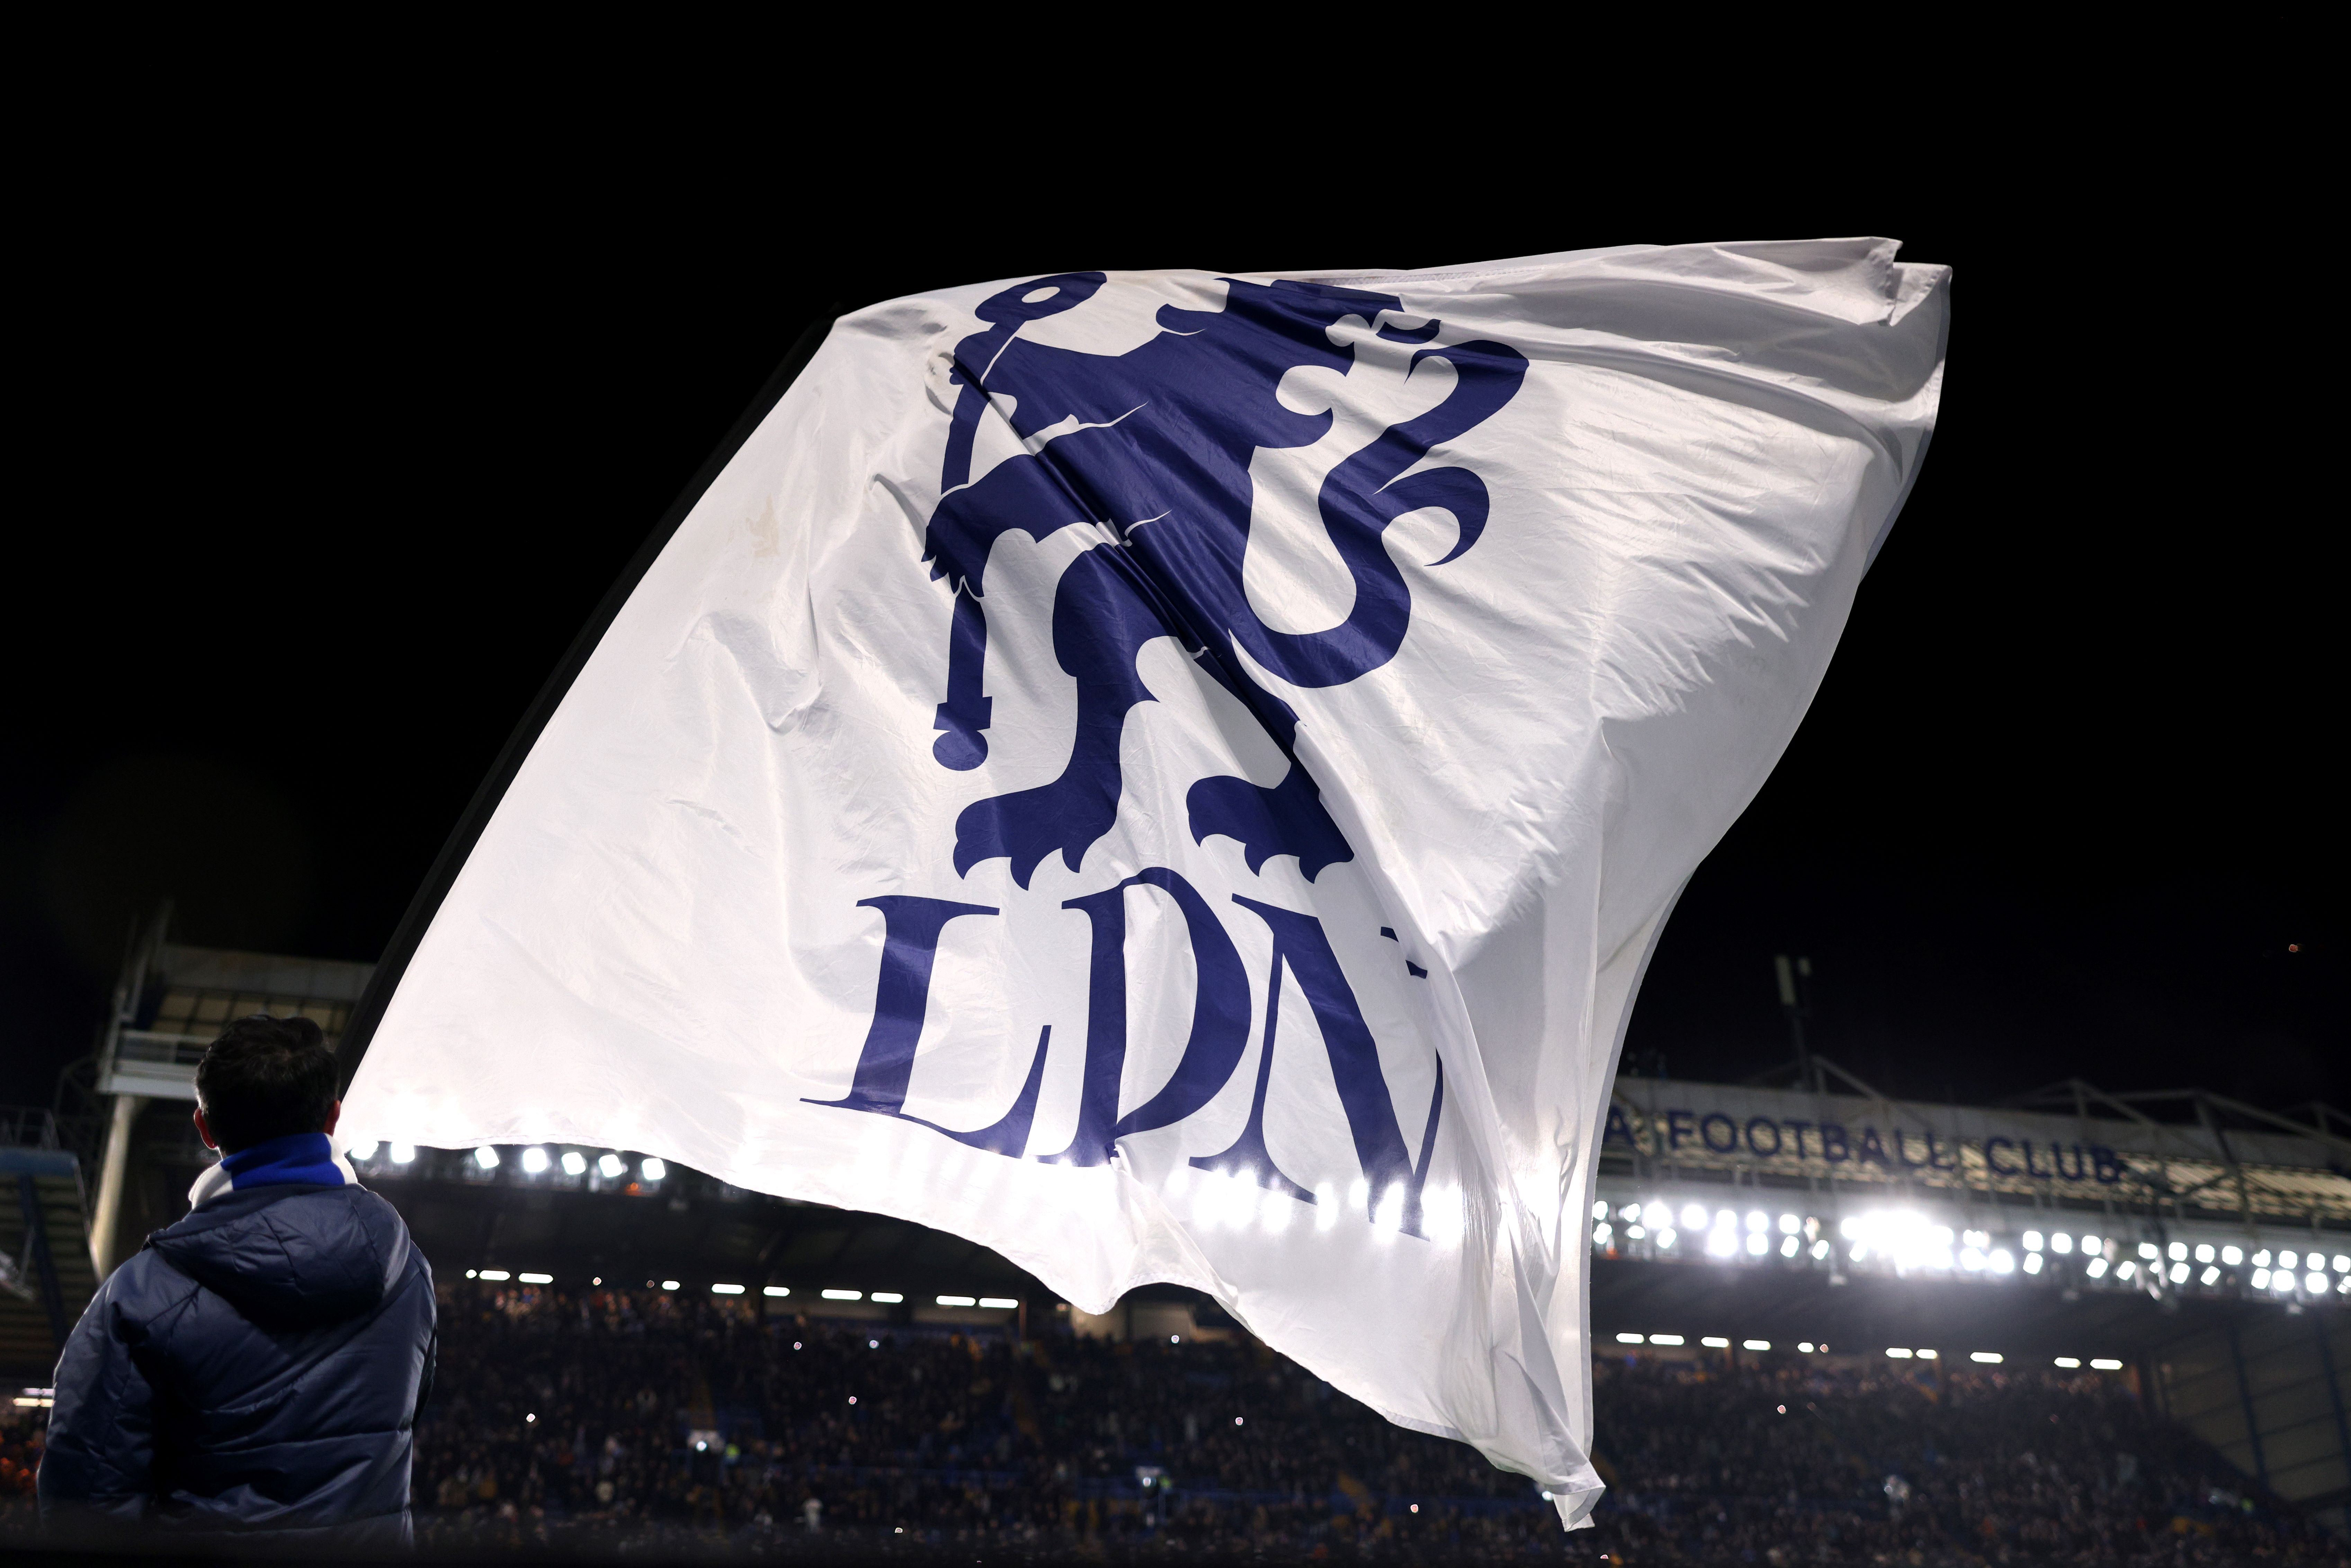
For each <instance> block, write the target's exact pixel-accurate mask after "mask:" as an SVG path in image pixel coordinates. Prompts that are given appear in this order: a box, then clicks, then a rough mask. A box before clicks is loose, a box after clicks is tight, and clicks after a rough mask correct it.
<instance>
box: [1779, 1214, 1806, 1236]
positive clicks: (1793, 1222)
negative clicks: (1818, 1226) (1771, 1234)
mask: <svg viewBox="0 0 2351 1568" xmlns="http://www.w3.org/2000/svg"><path fill="white" fill-rule="evenodd" d="M1802 1228H1804V1222H1803V1221H1802V1220H1801V1219H1799V1218H1796V1217H1795V1216H1794V1215H1792V1214H1783V1215H1782V1216H1781V1217H1780V1234H1781V1235H1782V1236H1793V1235H1794V1234H1795V1233H1796V1232H1797V1231H1799V1230H1802Z"/></svg>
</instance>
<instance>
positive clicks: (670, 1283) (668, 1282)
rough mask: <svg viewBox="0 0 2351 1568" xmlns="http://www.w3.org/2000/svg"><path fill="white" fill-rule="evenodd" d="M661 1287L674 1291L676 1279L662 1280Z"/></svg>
mask: <svg viewBox="0 0 2351 1568" xmlns="http://www.w3.org/2000/svg"><path fill="white" fill-rule="evenodd" d="M662 1289H663V1290H664V1291H674V1290H676V1289H677V1281H675V1280H664V1281H662Z"/></svg>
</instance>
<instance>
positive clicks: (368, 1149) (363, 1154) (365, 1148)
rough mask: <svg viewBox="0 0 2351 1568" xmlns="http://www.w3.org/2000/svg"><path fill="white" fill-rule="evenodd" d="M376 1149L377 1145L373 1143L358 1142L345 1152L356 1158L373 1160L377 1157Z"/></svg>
mask: <svg viewBox="0 0 2351 1568" xmlns="http://www.w3.org/2000/svg"><path fill="white" fill-rule="evenodd" d="M375 1150H376V1146H375V1145H373V1144H358V1145H353V1146H352V1147H350V1148H349V1149H346V1150H345V1151H344V1153H346V1154H348V1155H350V1157H351V1158H353V1159H355V1160H371V1159H373V1158H375Z"/></svg>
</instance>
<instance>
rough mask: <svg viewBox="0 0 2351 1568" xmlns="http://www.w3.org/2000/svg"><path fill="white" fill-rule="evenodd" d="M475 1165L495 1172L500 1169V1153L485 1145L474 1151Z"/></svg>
mask: <svg viewBox="0 0 2351 1568" xmlns="http://www.w3.org/2000/svg"><path fill="white" fill-rule="evenodd" d="M474 1163H475V1165H477V1166H481V1167H482V1168H483V1169H484V1170H486V1171H494V1170H496V1169H497V1168H498V1152H497V1150H496V1149H494V1148H492V1147H490V1145H487V1144H484V1145H482V1146H481V1147H480V1148H478V1149H475V1151H474Z"/></svg>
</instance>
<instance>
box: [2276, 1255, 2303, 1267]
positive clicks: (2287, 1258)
mask: <svg viewBox="0 0 2351 1568" xmlns="http://www.w3.org/2000/svg"><path fill="white" fill-rule="evenodd" d="M2278 1267H2279V1268H2281V1269H2299V1268H2301V1267H2302V1254H2301V1253H2299V1252H2281V1253H2279V1254H2278Z"/></svg>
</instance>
